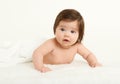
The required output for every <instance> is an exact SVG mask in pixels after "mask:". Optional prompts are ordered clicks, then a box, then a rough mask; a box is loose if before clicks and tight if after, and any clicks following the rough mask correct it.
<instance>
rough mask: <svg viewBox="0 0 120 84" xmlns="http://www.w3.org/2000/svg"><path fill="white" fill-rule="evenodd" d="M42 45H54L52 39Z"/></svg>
mask: <svg viewBox="0 0 120 84" xmlns="http://www.w3.org/2000/svg"><path fill="white" fill-rule="evenodd" d="M44 44H46V45H51V46H52V45H54V38H50V39H48V40H46V41H45V42H44Z"/></svg>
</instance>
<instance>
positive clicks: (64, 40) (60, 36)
mask: <svg viewBox="0 0 120 84" xmlns="http://www.w3.org/2000/svg"><path fill="white" fill-rule="evenodd" d="M78 35H79V28H78V22H77V20H76V21H71V22H69V21H60V23H59V25H58V26H57V28H56V32H55V36H56V40H57V41H58V43H59V44H60V45H61V46H62V47H64V48H68V47H70V46H72V45H73V44H75V43H76V41H77V39H78Z"/></svg>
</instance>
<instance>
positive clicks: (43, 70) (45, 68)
mask: <svg viewBox="0 0 120 84" xmlns="http://www.w3.org/2000/svg"><path fill="white" fill-rule="evenodd" d="M48 71H51V69H50V68H48V67H42V68H41V72H43V73H45V72H48Z"/></svg>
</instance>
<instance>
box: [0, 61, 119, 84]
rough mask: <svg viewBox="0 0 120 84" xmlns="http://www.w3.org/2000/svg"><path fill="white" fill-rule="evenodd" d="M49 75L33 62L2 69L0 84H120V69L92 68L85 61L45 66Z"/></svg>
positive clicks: (108, 65) (107, 64) (107, 65)
mask: <svg viewBox="0 0 120 84" xmlns="http://www.w3.org/2000/svg"><path fill="white" fill-rule="evenodd" d="M45 66H48V67H50V68H51V69H52V71H50V72H47V73H41V72H40V71H37V70H36V69H35V68H34V66H33V63H32V61H31V62H26V63H18V64H16V65H12V66H5V67H3V66H2V67H0V84H120V67H119V66H114V65H113V64H112V63H111V64H110V63H106V64H105V65H104V66H102V67H96V68H91V67H89V66H88V64H87V63H86V62H85V61H82V60H81V61H80V60H74V61H73V62H72V63H70V64H60V65H50V64H49V65H48V64H47V65H45Z"/></svg>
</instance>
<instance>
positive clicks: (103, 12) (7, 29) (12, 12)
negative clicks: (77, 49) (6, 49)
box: [0, 0, 120, 64]
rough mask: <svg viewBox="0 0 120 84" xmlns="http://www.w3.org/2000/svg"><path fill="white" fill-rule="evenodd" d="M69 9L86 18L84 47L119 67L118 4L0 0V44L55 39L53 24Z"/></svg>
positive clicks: (107, 1)
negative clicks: (61, 12) (0, 42)
mask: <svg viewBox="0 0 120 84" xmlns="http://www.w3.org/2000/svg"><path fill="white" fill-rule="evenodd" d="M66 8H72V9H76V10H78V11H79V12H80V13H81V14H82V16H83V18H84V20H85V36H84V40H83V43H84V44H85V46H86V47H88V48H89V49H90V50H91V51H93V52H94V53H95V54H96V56H97V57H98V58H99V59H100V60H101V61H110V62H111V61H112V60H114V62H115V63H117V62H116V61H119V58H120V54H119V51H120V44H119V43H120V34H119V33H120V25H119V23H120V1H119V0H0V41H11V40H12V41H16V40H33V39H41V38H44V37H52V36H54V34H53V24H54V20H55V18H56V16H57V14H58V13H59V12H60V11H61V10H63V9H66ZM115 63H114V64H115Z"/></svg>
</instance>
